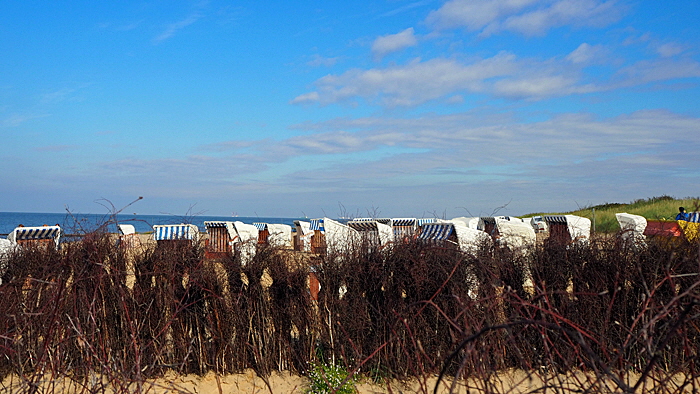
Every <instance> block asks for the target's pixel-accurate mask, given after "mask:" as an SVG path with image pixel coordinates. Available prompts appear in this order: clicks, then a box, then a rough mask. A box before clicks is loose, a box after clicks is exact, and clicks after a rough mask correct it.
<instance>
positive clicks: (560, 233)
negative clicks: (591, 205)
mask: <svg viewBox="0 0 700 394" xmlns="http://www.w3.org/2000/svg"><path fill="white" fill-rule="evenodd" d="M544 221H545V222H547V227H548V228H549V239H550V240H552V241H556V242H561V243H564V244H570V243H576V242H583V243H585V242H588V240H589V239H590V237H591V219H588V218H584V217H581V216H576V215H546V216H545V217H544Z"/></svg>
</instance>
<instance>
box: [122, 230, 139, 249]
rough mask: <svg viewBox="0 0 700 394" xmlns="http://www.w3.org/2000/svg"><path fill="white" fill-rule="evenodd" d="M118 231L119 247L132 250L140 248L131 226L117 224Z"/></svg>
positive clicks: (136, 235) (137, 237)
mask: <svg viewBox="0 0 700 394" xmlns="http://www.w3.org/2000/svg"><path fill="white" fill-rule="evenodd" d="M117 228H118V229H119V246H120V247H123V248H126V249H133V248H137V247H140V246H141V240H140V239H139V236H138V234H136V228H135V227H134V225H132V224H117Z"/></svg>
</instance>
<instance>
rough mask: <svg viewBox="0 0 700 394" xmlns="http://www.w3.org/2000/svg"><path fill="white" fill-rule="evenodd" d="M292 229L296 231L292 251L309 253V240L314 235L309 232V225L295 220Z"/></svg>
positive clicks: (312, 232) (311, 231)
mask: <svg viewBox="0 0 700 394" xmlns="http://www.w3.org/2000/svg"><path fill="white" fill-rule="evenodd" d="M294 227H295V228H296V230H297V231H296V234H295V237H294V250H296V251H298V252H311V238H312V237H313V235H314V231H313V230H311V223H310V222H305V221H302V220H295V221H294Z"/></svg>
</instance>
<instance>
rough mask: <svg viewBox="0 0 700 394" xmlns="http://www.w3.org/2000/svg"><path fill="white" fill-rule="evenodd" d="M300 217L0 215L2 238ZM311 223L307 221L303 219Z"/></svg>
mask: <svg viewBox="0 0 700 394" xmlns="http://www.w3.org/2000/svg"><path fill="white" fill-rule="evenodd" d="M296 219H299V218H268V217H232V216H189V217H186V216H176V215H129V214H119V215H116V216H113V215H107V214H68V213H27V212H0V236H7V234H9V233H10V232H12V230H14V229H15V227H17V226H18V225H20V224H23V225H24V226H26V227H33V226H43V225H44V224H47V225H50V226H51V225H56V224H58V225H59V226H61V227H62V228H63V231H64V233H66V234H83V233H85V232H90V231H93V230H96V229H98V228H100V227H101V226H102V227H104V228H106V229H107V231H109V232H112V233H117V223H125V224H132V225H133V226H134V227H135V228H136V232H139V233H144V232H149V231H153V226H154V225H156V224H179V223H190V224H194V225H196V226H197V227H199V230H200V231H205V228H204V222H208V221H216V220H225V221H241V222H243V223H248V224H253V223H257V222H260V223H275V224H288V225H290V226H293V225H294V220H296ZM304 220H308V219H304Z"/></svg>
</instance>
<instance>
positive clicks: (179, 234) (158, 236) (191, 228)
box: [153, 223, 199, 244]
mask: <svg viewBox="0 0 700 394" xmlns="http://www.w3.org/2000/svg"><path fill="white" fill-rule="evenodd" d="M153 239H154V240H155V241H156V242H158V244H161V243H163V242H175V241H188V242H191V243H196V242H197V241H198V240H199V228H198V227H197V226H195V225H194V224H184V223H183V224H162V225H155V226H153Z"/></svg>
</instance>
